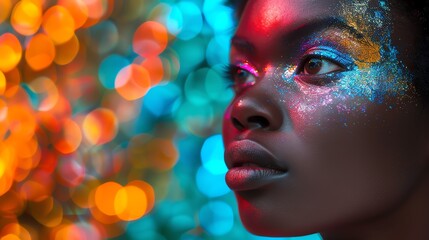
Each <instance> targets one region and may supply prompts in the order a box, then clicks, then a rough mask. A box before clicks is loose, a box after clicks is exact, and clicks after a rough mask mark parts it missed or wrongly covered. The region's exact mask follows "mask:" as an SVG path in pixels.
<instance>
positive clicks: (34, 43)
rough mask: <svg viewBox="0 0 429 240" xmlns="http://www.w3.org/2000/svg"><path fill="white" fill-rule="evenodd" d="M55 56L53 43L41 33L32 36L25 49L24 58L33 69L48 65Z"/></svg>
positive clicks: (36, 69) (37, 69)
mask: <svg viewBox="0 0 429 240" xmlns="http://www.w3.org/2000/svg"><path fill="white" fill-rule="evenodd" d="M54 58H55V45H54V43H53V42H52V41H51V39H50V38H49V37H47V36H46V35H45V34H43V33H39V34H37V35H35V36H33V37H32V38H31V40H30V42H29V43H28V46H27V50H26V51H25V60H26V61H27V63H28V65H29V66H30V67H31V68H32V69H33V70H35V71H40V70H43V69H45V68H47V67H49V66H50V65H51V64H52V62H53V61H54Z"/></svg>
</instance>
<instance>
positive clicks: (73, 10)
mask: <svg viewBox="0 0 429 240" xmlns="http://www.w3.org/2000/svg"><path fill="white" fill-rule="evenodd" d="M58 5H59V6H63V7H65V8H66V9H67V10H68V11H69V12H70V14H71V16H72V17H73V19H74V23H75V24H74V28H75V29H78V28H80V27H82V26H83V24H84V23H85V22H86V20H87V19H88V7H87V5H86V4H85V1H84V0H59V1H58Z"/></svg>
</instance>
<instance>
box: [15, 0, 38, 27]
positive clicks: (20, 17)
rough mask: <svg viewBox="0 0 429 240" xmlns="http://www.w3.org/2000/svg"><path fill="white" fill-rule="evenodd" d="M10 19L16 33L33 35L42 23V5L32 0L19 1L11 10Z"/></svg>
mask: <svg viewBox="0 0 429 240" xmlns="http://www.w3.org/2000/svg"><path fill="white" fill-rule="evenodd" d="M10 21H11V24H12V27H13V29H15V31H17V32H18V33H20V34H22V35H25V36H30V35H33V34H35V33H36V32H37V31H38V30H39V28H40V24H41V23H42V7H41V5H40V4H37V3H35V2H34V1H30V0H22V1H19V2H18V3H17V4H16V5H15V7H14V8H13V10H12V15H11V20H10Z"/></svg>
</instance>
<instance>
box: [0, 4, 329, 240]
mask: <svg viewBox="0 0 429 240" xmlns="http://www.w3.org/2000/svg"><path fill="white" fill-rule="evenodd" d="M233 32H234V21H233V19H232V9H231V8H229V7H227V6H225V5H224V2H223V0H206V1H203V0H186V1H179V0H177V1H174V0H162V1H160V0H126V1H119V0H118V1H115V0H58V1H54V0H20V1H18V0H0V239H2V240H4V239H7V240H12V239H58V240H62V239H88V240H97V239H148V240H151V239H153V240H163V239H181V240H185V239H186V240H188V239H189V240H193V239H271V238H265V237H257V236H253V235H251V234H249V233H247V232H246V230H244V228H243V226H242V225H241V223H240V221H239V217H238V213H237V207H236V203H235V200H234V196H233V194H232V193H231V191H230V190H229V189H228V187H227V186H226V184H225V181H224V175H225V172H226V167H225V164H224V162H223V145H222V137H221V135H220V134H221V120H222V114H223V111H224V109H225V108H226V106H227V104H228V103H229V101H230V100H231V99H232V96H233V92H232V90H231V89H230V88H229V87H228V81H226V80H225V79H224V78H223V73H222V71H223V69H224V67H225V65H226V64H227V62H228V50H229V39H230V37H231V35H232V33H233ZM283 239H284V238H283ZM288 239H300V240H316V239H321V238H320V237H319V236H318V235H311V236H306V237H301V238H288Z"/></svg>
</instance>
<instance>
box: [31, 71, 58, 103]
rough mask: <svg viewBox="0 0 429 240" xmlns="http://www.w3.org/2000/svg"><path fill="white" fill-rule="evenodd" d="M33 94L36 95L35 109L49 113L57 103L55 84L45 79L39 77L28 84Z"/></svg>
mask: <svg viewBox="0 0 429 240" xmlns="http://www.w3.org/2000/svg"><path fill="white" fill-rule="evenodd" d="M28 86H29V88H30V89H31V90H32V92H33V93H35V94H36V96H35V97H36V98H37V100H36V104H35V105H36V106H35V107H36V109H38V110H39V111H49V110H51V109H52V108H53V107H54V106H55V105H56V104H57V102H58V99H59V93H58V88H57V85H55V83H54V82H53V81H52V80H51V79H49V78H47V77H39V78H37V79H35V80H34V81H32V82H31V83H29V84H28Z"/></svg>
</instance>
